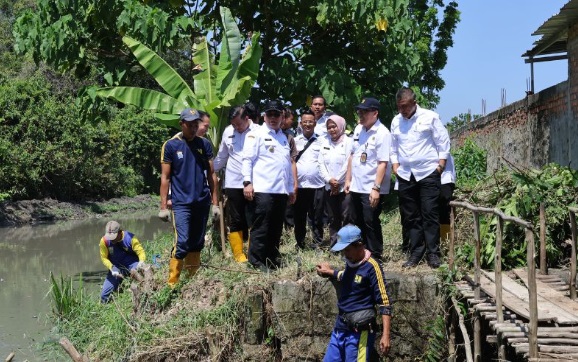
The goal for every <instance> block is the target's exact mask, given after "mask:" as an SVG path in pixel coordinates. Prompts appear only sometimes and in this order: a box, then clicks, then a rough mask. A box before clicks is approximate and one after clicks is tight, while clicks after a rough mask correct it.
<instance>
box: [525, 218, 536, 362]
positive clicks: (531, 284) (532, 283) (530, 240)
mask: <svg viewBox="0 0 578 362" xmlns="http://www.w3.org/2000/svg"><path fill="white" fill-rule="evenodd" d="M525 231H526V243H527V245H528V251H527V259H528V260H527V264H528V294H529V295H528V297H529V298H530V328H529V329H530V333H529V334H528V342H529V348H530V350H529V352H530V358H537V357H538V337H537V334H538V295H537V289H536V264H535V261H534V257H535V254H536V249H535V245H534V232H533V231H532V230H531V229H530V228H526V230H525Z"/></svg>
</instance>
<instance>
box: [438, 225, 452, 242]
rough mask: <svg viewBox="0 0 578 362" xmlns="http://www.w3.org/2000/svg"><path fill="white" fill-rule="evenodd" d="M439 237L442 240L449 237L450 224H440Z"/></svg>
mask: <svg viewBox="0 0 578 362" xmlns="http://www.w3.org/2000/svg"><path fill="white" fill-rule="evenodd" d="M440 238H441V239H442V241H444V240H446V239H449V238H450V224H440Z"/></svg>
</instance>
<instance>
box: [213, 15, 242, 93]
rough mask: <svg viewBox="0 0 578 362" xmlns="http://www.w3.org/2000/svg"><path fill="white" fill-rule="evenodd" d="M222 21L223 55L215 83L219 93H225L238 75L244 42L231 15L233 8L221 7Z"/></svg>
mask: <svg viewBox="0 0 578 362" xmlns="http://www.w3.org/2000/svg"><path fill="white" fill-rule="evenodd" d="M221 21H222V22H223V30H224V31H223V33H224V36H223V39H222V42H221V55H220V57H219V66H218V68H217V79H216V83H215V88H216V90H217V93H218V94H224V93H225V90H226V89H227V88H228V87H229V85H230V83H231V81H232V80H233V79H234V78H235V76H236V73H237V68H238V67H239V60H240V58H241V43H242V42H243V38H242V37H241V32H239V28H238V27H237V23H236V22H235V19H234V18H233V16H232V15H231V10H229V9H227V8H225V7H221Z"/></svg>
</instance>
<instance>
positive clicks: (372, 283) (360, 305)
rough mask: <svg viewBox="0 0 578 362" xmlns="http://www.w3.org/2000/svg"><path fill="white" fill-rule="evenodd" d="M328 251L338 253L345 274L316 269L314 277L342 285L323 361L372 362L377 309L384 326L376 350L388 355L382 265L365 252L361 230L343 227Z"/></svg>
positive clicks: (387, 304) (389, 312)
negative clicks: (318, 276)
mask: <svg viewBox="0 0 578 362" xmlns="http://www.w3.org/2000/svg"><path fill="white" fill-rule="evenodd" d="M331 250H332V251H341V255H343V257H344V259H345V262H346V265H345V269H344V270H334V269H333V268H331V266H330V265H329V264H328V263H326V262H324V263H321V264H319V265H317V274H319V275H320V276H322V277H324V278H334V279H336V280H337V281H339V282H340V284H341V291H340V294H339V297H338V301H337V307H338V308H339V316H338V317H337V320H336V322H335V327H334V328H333V332H332V333H331V340H330V341H329V345H328V346H327V351H326V353H325V358H324V359H323V361H324V362H341V361H346V362H349V361H370V360H373V359H374V357H375V351H374V348H373V345H374V342H375V336H376V332H377V328H376V327H377V324H376V321H375V314H376V313H375V307H376V306H377V310H378V312H379V314H380V315H381V321H382V325H383V333H382V335H381V338H380V340H379V350H380V352H381V353H383V354H387V353H388V352H389V349H390V325H391V316H392V307H391V304H390V299H389V295H388V291H387V283H386V281H385V276H384V275H383V269H382V267H381V264H379V263H378V261H377V260H376V259H374V258H373V257H372V256H371V252H370V251H369V250H367V249H365V246H364V243H363V240H362V238H361V230H360V229H359V228H358V227H357V226H355V225H351V224H349V225H345V226H344V227H342V228H341V229H340V230H339V232H338V233H337V243H336V244H335V245H334V246H333V248H331Z"/></svg>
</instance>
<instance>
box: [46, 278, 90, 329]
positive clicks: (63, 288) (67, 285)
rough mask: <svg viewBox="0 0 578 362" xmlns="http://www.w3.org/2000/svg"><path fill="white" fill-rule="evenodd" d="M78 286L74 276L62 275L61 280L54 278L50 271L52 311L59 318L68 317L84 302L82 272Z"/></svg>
mask: <svg viewBox="0 0 578 362" xmlns="http://www.w3.org/2000/svg"><path fill="white" fill-rule="evenodd" d="M78 279H79V280H78V287H77V288H75V287H74V281H73V280H72V278H68V279H65V278H64V277H63V276H62V275H61V276H60V280H56V278H54V274H52V272H50V282H51V287H50V292H49V293H50V294H51V295H52V303H53V309H52V312H53V313H54V315H55V316H56V317H57V318H58V319H67V318H69V316H71V314H72V313H73V312H74V311H75V310H76V308H77V307H79V306H80V305H81V304H82V301H83V297H84V292H83V287H82V274H81V275H80V277H79V278H78Z"/></svg>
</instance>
